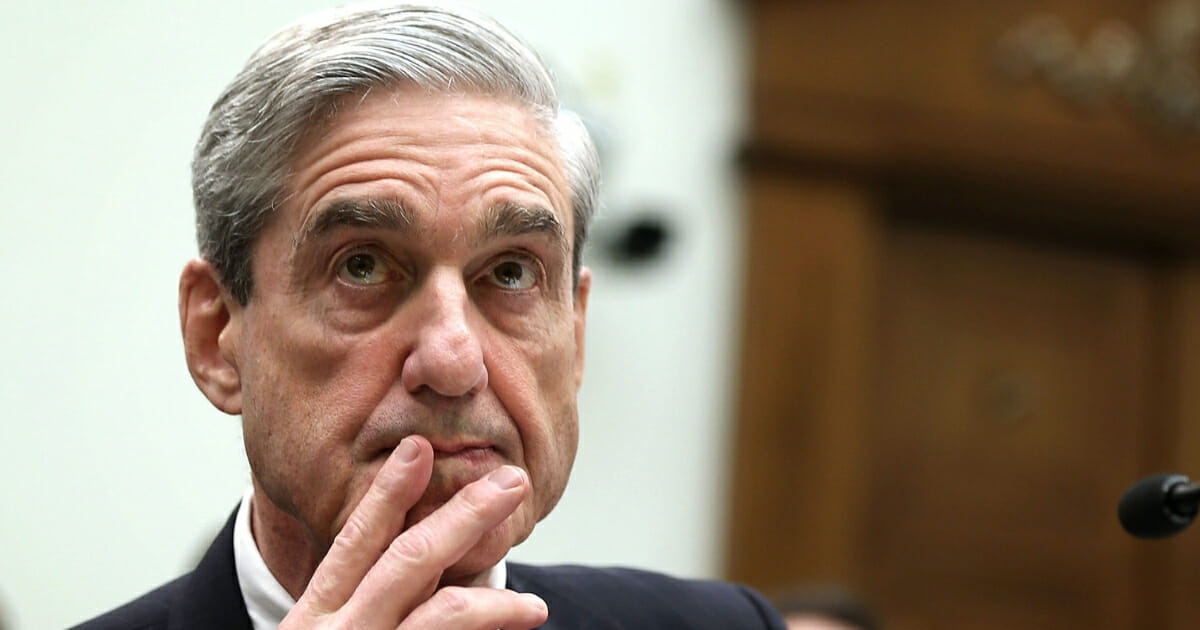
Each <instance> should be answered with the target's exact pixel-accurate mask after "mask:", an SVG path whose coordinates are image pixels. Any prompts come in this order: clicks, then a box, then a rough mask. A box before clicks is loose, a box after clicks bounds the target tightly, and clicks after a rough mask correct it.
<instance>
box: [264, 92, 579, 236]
mask: <svg viewBox="0 0 1200 630" xmlns="http://www.w3.org/2000/svg"><path fill="white" fill-rule="evenodd" d="M339 103H340V105H339V106H338V107H337V108H336V110H337V111H336V114H334V115H331V116H329V117H328V118H324V119H322V120H321V122H319V123H318V124H316V125H315V126H314V127H313V128H312V129H311V130H310V131H309V132H308V133H306V134H305V136H304V140H303V142H301V144H300V145H299V146H298V148H297V150H296V151H294V153H293V155H294V157H293V160H292V168H291V169H290V177H289V179H290V181H289V185H288V188H289V189H290V194H289V195H288V201H289V202H291V203H287V204H285V205H293V206H294V205H296V204H298V205H299V206H300V208H299V210H300V214H301V217H303V218H302V222H303V223H304V224H305V225H306V226H307V225H308V224H309V223H311V221H310V219H311V217H310V216H307V215H311V214H312V213H313V212H314V211H316V210H318V209H319V206H320V205H322V204H323V203H325V204H326V205H327V203H328V202H324V201H323V200H322V198H324V197H326V196H328V195H329V193H330V192H331V191H333V192H337V186H338V184H339V183H341V182H339V178H338V177H337V171H338V169H347V170H348V169H357V170H358V172H355V173H353V175H352V176H351V177H352V178H354V179H357V180H358V182H364V183H366V182H370V181H371V180H372V179H377V180H387V179H396V180H397V181H402V180H404V179H405V178H408V181H409V183H415V184H417V185H421V184H424V185H428V186H429V187H430V190H426V191H424V192H425V193H427V194H428V193H435V192H437V191H436V187H437V186H439V185H441V183H442V182H441V181H440V180H442V176H443V175H447V176H449V173H450V172H451V171H455V170H456V169H457V170H459V171H463V172H465V173H466V174H467V175H466V176H467V177H475V178H481V176H487V175H489V173H491V172H492V171H493V170H494V171H495V173H497V174H498V173H502V172H509V173H510V174H513V175H514V176H515V177H516V178H518V179H520V180H521V182H520V183H521V185H523V186H527V187H528V188H529V189H530V190H528V191H527V192H532V193H534V196H543V195H544V196H545V197H546V199H545V200H544V201H542V202H540V203H537V204H532V203H529V202H528V201H525V200H519V201H517V204H518V205H526V206H534V205H542V206H545V205H549V206H550V207H549V208H548V209H549V210H553V211H554V212H555V213H557V214H558V215H559V217H560V222H561V223H565V224H567V225H568V227H570V224H571V223H573V218H574V217H573V214H572V212H573V211H572V206H571V191H570V188H569V184H568V182H567V176H566V169H565V165H564V162H563V156H562V154H561V151H560V149H559V145H558V138H557V136H556V135H555V134H554V132H553V125H552V124H551V123H549V122H547V121H546V119H545V117H544V116H542V115H541V114H540V113H539V112H536V111H534V110H533V109H532V106H527V105H523V104H518V103H515V102H513V101H512V100H511V99H507V98H500V97H494V96H490V95H483V94H454V93H449V94H443V93H432V92H412V91H411V90H408V89H394V90H389V91H377V92H374V93H369V94H365V95H355V96H353V97H343V98H342V99H341V100H340V101H339ZM450 158H452V159H450ZM389 160H391V161H389ZM371 162H374V164H372V163H371ZM393 168H394V169H395V170H394V172H391V173H389V169H393ZM331 175H332V176H331ZM422 178H424V179H425V180H426V181H423V182H422V181H420V180H421V179H422ZM318 180H321V181H318ZM349 183H355V182H354V181H351V182H349ZM325 185H328V186H329V188H328V189H326V188H324V187H323V186H325ZM409 194H411V193H409ZM358 196H360V197H363V198H364V199H368V198H372V197H374V198H378V197H381V196H383V195H381V194H379V193H378V192H373V193H368V194H359V195H358ZM430 196H431V197H433V196H434V195H432V194H431V195H430ZM523 196H528V195H523ZM400 201H401V202H402V203H405V205H407V206H409V210H414V209H416V206H417V204H415V203H414V201H415V200H400ZM494 205H495V204H494Z"/></svg>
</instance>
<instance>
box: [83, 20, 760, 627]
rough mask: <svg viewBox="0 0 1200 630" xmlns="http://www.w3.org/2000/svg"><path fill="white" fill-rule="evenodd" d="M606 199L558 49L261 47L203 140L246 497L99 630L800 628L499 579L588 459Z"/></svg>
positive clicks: (519, 568) (407, 44)
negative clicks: (586, 397)
mask: <svg viewBox="0 0 1200 630" xmlns="http://www.w3.org/2000/svg"><path fill="white" fill-rule="evenodd" d="M598 187H599V168H598V161H597V158H596V155H595V150H594V148H593V146H592V142H591V140H590V138H589V136H588V133H587V131H586V129H585V128H584V126H583V125H582V124H581V122H580V120H579V119H578V118H577V117H576V116H574V115H572V114H571V113H570V112H568V111H566V110H564V109H563V108H561V107H560V105H559V102H558V97H557V95H556V93H555V88H554V86H553V83H552V81H551V79H550V75H549V73H548V72H547V70H546V68H545V67H544V66H543V64H542V63H541V62H540V60H539V59H538V57H537V55H536V54H535V53H534V52H533V51H532V50H531V49H530V48H529V47H528V46H527V45H526V44H525V43H523V42H522V41H521V40H520V39H518V38H517V37H515V36H513V35H512V34H511V33H509V32H508V31H507V30H505V29H504V28H503V27H502V26H501V25H499V24H497V23H496V22H494V21H493V20H491V19H489V18H486V17H484V16H482V15H480V14H478V13H477V12H475V11H473V10H468V9H461V8H446V7H442V6H438V5H432V4H430V5H415V4H413V5H409V4H390V5H389V4H384V5H363V6H354V7H348V8H342V9H336V10H330V11H324V12H321V13H318V14H315V15H312V16H309V17H307V18H304V19H302V20H300V21H298V22H296V23H294V24H292V25H290V26H288V27H286V28H284V29H283V30H281V31H279V32H278V33H276V34H275V35H274V36H272V37H271V38H270V39H268V40H267V41H266V43H264V44H263V45H262V47H261V48H259V49H258V50H257V51H256V52H255V53H254V54H253V55H252V57H251V58H250V60H249V61H248V62H247V64H246V66H245V68H244V69H243V70H242V71H241V73H240V74H238V76H237V77H236V78H234V80H233V82H232V83H231V84H230V85H229V87H228V88H227V89H226V90H225V92H224V93H223V94H221V95H220V97H219V98H218V99H217V101H216V103H215V105H214V106H213V108H212V111H211V112H210V114H209V117H208V120H207V122H206V124H205V126H204V129H203V132H202V134H201V137H200V140H199V142H198V144H197V146H196V151H195V156H194V161H193V192H194V198H195V209H196V225H197V235H198V242H199V250H200V251H199V257H198V258H196V259H194V260H192V261H190V262H189V263H187V265H186V266H185V267H184V269H183V272H182V274H181V277H180V280H179V300H178V305H179V314H180V322H181V328H182V335H183V346H184V354H185V357H186V361H187V365H188V367H189V370H190V373H191V375H192V377H193V379H194V380H195V382H196V385H197V386H198V387H199V389H200V391H201V392H202V393H203V394H204V395H205V396H206V397H207V398H208V400H209V401H211V402H212V404H213V405H214V406H216V407H217V408H218V409H220V410H221V411H224V412H226V413H228V414H234V415H240V416H241V421H242V428H243V435H244V442H245V449H246V456H247V458H248V460H249V464H250V471H251V482H252V483H251V487H250V488H249V489H248V490H247V491H246V493H245V495H244V497H243V498H242V501H241V502H240V504H238V507H237V508H236V509H235V510H234V511H233V514H232V515H231V516H230V518H229V520H228V522H227V524H226V526H225V528H224V529H223V530H222V531H221V533H220V534H219V535H218V536H217V538H216V540H215V541H214V542H213V544H212V546H211V547H210V548H209V550H208V552H207V553H206V554H205V556H204V557H203V559H201V561H200V563H199V565H198V566H197V567H196V568H195V570H194V571H192V572H191V573H189V574H187V575H185V576H183V577H181V578H178V579H177V580H175V581H172V582H170V583H168V584H166V585H164V586H162V587H160V588H158V589H156V590H154V591H151V592H150V593H148V594H146V595H143V596H142V597H139V598H137V599H135V600H133V601H132V602H130V603H128V604H125V605H123V606H121V607H119V608H117V609H115V610H113V611H111V612H109V613H106V614H105V615H102V616H100V617H98V618H96V619H93V620H91V621H88V622H85V623H84V624H83V625H81V626H79V627H80V628H86V629H91V630H96V629H108V628H172V629H176V628H178V629H182V628H224V629H229V628H246V629H248V628H254V629H256V630H261V629H263V628H275V627H279V628H293V629H295V628H362V629H366V628H388V629H392V628H478V629H484V628H487V629H495V628H501V627H502V628H506V629H508V630H519V629H521V628H533V627H545V628H699V629H705V628H712V629H714V630H716V629H722V630H728V629H739V628H746V629H752V628H774V629H782V628H783V625H782V621H781V620H780V619H779V617H778V616H777V615H776V614H775V612H774V611H773V610H772V609H771V607H770V605H769V604H768V603H767V602H766V600H765V599H764V598H763V597H762V596H760V595H759V594H757V593H755V592H754V591H752V590H750V589H747V588H745V587H742V586H738V585H733V584H727V583H722V582H717V581H699V580H683V579H677V578H673V577H667V576H664V575H660V574H655V573H651V572H645V571H638V570H632V569H598V568H588V567H580V566H558V567H535V566H528V565H523V564H519V563H515V562H508V561H506V559H505V557H506V555H507V554H508V552H509V549H511V548H512V547H513V546H514V545H517V544H519V543H520V542H521V541H523V540H525V539H526V537H528V536H529V535H530V534H531V533H532V532H533V530H534V526H535V524H536V523H537V522H538V521H540V520H541V519H542V518H544V517H545V516H546V515H547V514H548V513H549V512H550V511H551V509H553V507H554V505H555V503H556V502H557V501H558V499H559V497H560V496H561V495H562V493H563V490H564V488H565V486H566V483H567V479H568V476H569V473H570V470H571V466H572V462H573V460H574V457H575V452H576V445H577V439H578V418H577V405H576V396H577V391H578V389H579V386H580V383H581V379H582V377H583V363H584V338H585V334H584V333H585V324H586V313H587V305H588V297H589V290H590V287H591V283H592V276H591V272H590V271H589V270H588V269H587V268H586V267H584V266H583V265H582V259H581V251H582V248H583V244H584V241H585V239H586V237H587V233H588V225H589V222H590V220H591V218H592V215H593V213H594V211H595V208H596V205H597V197H598ZM633 437H636V436H631V439H632V438H633ZM611 512H612V513H611V518H613V519H620V518H624V517H625V515H624V514H622V512H621V506H618V505H614V506H612V510H611Z"/></svg>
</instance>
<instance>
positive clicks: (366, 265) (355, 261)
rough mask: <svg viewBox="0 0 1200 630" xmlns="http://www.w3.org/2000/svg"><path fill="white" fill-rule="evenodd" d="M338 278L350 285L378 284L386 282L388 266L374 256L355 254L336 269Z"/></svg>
mask: <svg viewBox="0 0 1200 630" xmlns="http://www.w3.org/2000/svg"><path fill="white" fill-rule="evenodd" d="M338 277H339V278H341V279H342V280H345V281H346V282H349V283H350V284H360V285H371V284H379V283H380V282H383V281H385V280H387V278H388V266H387V263H385V262H383V261H382V260H380V258H379V257H378V256H376V255H374V254H368V253H366V252H357V253H354V254H351V255H349V256H347V257H346V259H345V260H344V261H342V264H341V265H340V266H339V268H338Z"/></svg>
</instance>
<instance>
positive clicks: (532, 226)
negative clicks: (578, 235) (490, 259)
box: [479, 202, 570, 256]
mask: <svg viewBox="0 0 1200 630" xmlns="http://www.w3.org/2000/svg"><path fill="white" fill-rule="evenodd" d="M523 234H545V235H547V236H549V237H550V239H551V240H552V241H554V244H555V245H556V246H557V247H558V249H559V250H560V253H562V254H563V255H564V256H565V255H566V254H567V253H569V249H570V247H569V245H568V243H567V237H566V234H567V231H566V229H565V228H564V227H563V224H562V221H560V220H559V218H558V216H557V215H555V214H554V213H553V212H551V211H550V210H547V209H546V208H541V207H537V206H533V207H530V206H523V205H521V204H517V203H508V202H505V203H499V204H496V205H494V206H492V207H490V208H488V211H487V214H486V216H485V217H484V220H483V229H482V230H481V231H480V234H479V240H480V241H486V240H491V239H496V238H501V237H505V236H520V235H523Z"/></svg>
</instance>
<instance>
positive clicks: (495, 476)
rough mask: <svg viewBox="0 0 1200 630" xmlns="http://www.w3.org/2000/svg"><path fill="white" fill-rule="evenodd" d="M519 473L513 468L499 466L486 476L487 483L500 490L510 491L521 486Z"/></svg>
mask: <svg viewBox="0 0 1200 630" xmlns="http://www.w3.org/2000/svg"><path fill="white" fill-rule="evenodd" d="M522 476H523V475H522V474H521V471H519V470H517V469H516V468H515V467H513V466H501V467H499V468H497V469H496V470H493V471H492V474H490V475H488V481H490V482H492V485H494V486H496V487H497V488H500V489H501V490H512V489H513V488H516V487H517V486H519V485H521V477H522Z"/></svg>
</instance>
